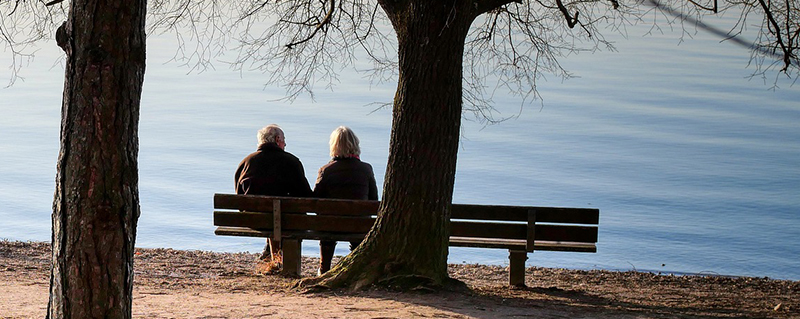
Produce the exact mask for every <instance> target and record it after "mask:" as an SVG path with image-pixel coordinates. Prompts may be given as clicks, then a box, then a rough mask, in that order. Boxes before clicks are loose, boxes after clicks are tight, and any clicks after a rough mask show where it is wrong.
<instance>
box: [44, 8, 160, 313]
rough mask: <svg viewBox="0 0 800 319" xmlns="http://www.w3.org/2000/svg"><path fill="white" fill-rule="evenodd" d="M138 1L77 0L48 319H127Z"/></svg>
mask: <svg viewBox="0 0 800 319" xmlns="http://www.w3.org/2000/svg"><path fill="white" fill-rule="evenodd" d="M145 11H146V2H145V1H144V0H120V1H98V0H73V1H72V3H71V7H70V13H69V18H68V21H67V22H65V23H64V25H62V26H61V28H59V30H58V32H57V35H56V39H57V42H58V45H59V46H60V47H61V48H63V49H64V51H65V52H66V79H65V84H64V100H63V104H62V110H61V152H60V154H59V158H58V168H57V170H58V172H57V176H56V191H55V199H54V203H53V237H52V248H53V267H52V271H51V275H50V300H49V303H48V307H47V308H48V314H47V316H48V317H49V318H130V317H131V303H132V293H133V252H134V251H133V249H134V241H135V238H136V223H137V220H138V218H139V191H138V168H137V156H138V148H139V146H138V143H139V141H138V135H137V134H138V133H137V130H138V123H139V102H140V97H141V92H142V83H143V81H144V69H145V33H144V16H145Z"/></svg>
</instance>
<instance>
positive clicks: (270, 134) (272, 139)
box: [256, 124, 284, 145]
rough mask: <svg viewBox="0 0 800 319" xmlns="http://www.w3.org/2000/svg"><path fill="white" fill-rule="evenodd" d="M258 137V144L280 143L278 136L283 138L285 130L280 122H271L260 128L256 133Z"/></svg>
mask: <svg viewBox="0 0 800 319" xmlns="http://www.w3.org/2000/svg"><path fill="white" fill-rule="evenodd" d="M256 137H257V138H258V145H261V144H264V143H278V138H279V137H280V138H283V137H284V135H283V130H282V129H281V127H280V126H278V124H270V125H267V126H264V127H263V128H261V129H260V130H258V134H257V135H256Z"/></svg>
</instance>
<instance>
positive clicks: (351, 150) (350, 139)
mask: <svg viewBox="0 0 800 319" xmlns="http://www.w3.org/2000/svg"><path fill="white" fill-rule="evenodd" d="M329 144H330V146H331V157H347V156H352V155H355V156H360V155H361V147H359V146H358V137H357V136H356V133H353V130H351V129H350V128H349V127H347V126H339V127H337V128H336V129H335V130H333V133H331V141H330V143H329Z"/></svg>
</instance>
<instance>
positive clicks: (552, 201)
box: [0, 28, 800, 280]
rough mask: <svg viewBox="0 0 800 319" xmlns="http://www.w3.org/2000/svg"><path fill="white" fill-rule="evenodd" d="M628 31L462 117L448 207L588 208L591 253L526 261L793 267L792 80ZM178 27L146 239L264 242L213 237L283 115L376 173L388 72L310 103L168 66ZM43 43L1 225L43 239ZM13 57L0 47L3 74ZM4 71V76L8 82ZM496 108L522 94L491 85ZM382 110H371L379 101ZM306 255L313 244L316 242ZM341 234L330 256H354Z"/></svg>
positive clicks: (52, 89) (153, 45)
mask: <svg viewBox="0 0 800 319" xmlns="http://www.w3.org/2000/svg"><path fill="white" fill-rule="evenodd" d="M645 31H646V28H634V29H632V30H631V31H630V37H629V39H627V40H625V39H622V38H619V41H620V42H619V43H618V48H619V51H620V52H618V53H598V54H581V55H577V56H571V57H568V58H566V59H565V60H563V61H562V62H563V64H564V65H565V67H566V68H568V69H569V70H572V71H573V72H575V73H576V74H577V75H579V76H580V78H575V79H570V80H567V81H564V82H562V81H560V79H557V78H553V77H551V78H549V79H548V81H542V82H540V88H539V90H540V92H541V93H542V95H543V97H544V101H543V105H542V104H539V102H538V101H537V102H534V103H533V105H530V106H526V107H525V108H524V109H523V111H522V112H521V114H520V115H519V117H518V118H516V119H512V120H509V121H506V122H503V123H501V124H499V125H494V126H488V127H483V126H482V125H480V124H478V123H474V122H470V121H465V122H464V129H463V138H462V140H461V148H460V152H459V158H458V170H457V176H456V186H455V194H454V202H457V203H476V204H504V205H537V206H568V207H569V206H571V207H596V208H599V209H600V235H599V243H598V252H597V253H596V254H578V253H560V252H536V253H534V254H530V255H529V257H530V259H529V260H528V265H536V266H547V267H566V268H580V269H613V270H639V271H654V272H663V273H702V274H720V275H734V276H758V277H765V276H766V277H771V278H780V279H792V280H800V267H798V266H800V263H798V260H800V245H798V238H800V165H799V164H800V127H798V125H797V123H798V122H799V121H800V103H799V102H798V101H800V85H794V86H792V85H791V84H792V83H791V81H787V80H785V79H783V78H780V76H779V78H780V79H779V80H778V82H777V83H778V85H779V86H780V88H779V89H778V90H775V91H772V90H769V88H770V87H771V84H772V82H773V79H772V78H769V79H768V80H767V83H766V84H765V83H764V81H762V80H760V79H753V80H748V79H747V78H746V77H747V76H748V75H749V74H750V73H751V72H752V70H750V69H746V68H745V67H746V64H747V61H748V57H749V52H748V51H747V50H746V49H744V48H741V47H738V46H735V45H732V44H728V43H718V39H716V38H714V37H713V36H711V35H707V34H703V33H700V34H697V35H696V36H695V37H694V39H689V40H687V41H686V42H683V43H679V41H678V39H677V37H678V34H679V33H677V32H668V33H667V34H664V35H660V34H657V35H653V36H649V37H644V38H642V37H640V36H639V35H641V34H643V33H644V32H645ZM172 40H173V39H172V38H171V37H170V36H164V37H151V38H150V39H149V42H148V67H147V72H146V81H145V85H144V92H143V96H142V110H141V122H140V158H139V165H140V184H139V190H140V195H141V209H142V216H141V218H140V220H139V228H138V237H137V241H136V244H137V246H139V247H172V248H177V249H199V250H213V251H228V252H238V251H251V252H256V251H260V249H261V248H262V246H263V240H261V239H250V238H231V237H216V236H214V235H213V230H214V227H213V226H212V218H211V217H212V214H211V212H212V195H213V194H214V193H231V192H232V191H233V173H234V170H235V168H236V165H237V164H238V163H239V161H240V160H241V159H242V158H243V157H244V156H246V155H247V154H249V153H250V152H252V151H253V150H254V149H255V146H256V138H255V132H256V130H258V129H259V128H260V127H262V126H263V125H265V124H269V123H278V124H280V125H282V126H283V128H284V130H285V132H286V136H287V141H288V146H287V150H288V151H290V152H292V153H294V154H295V155H297V156H298V157H299V158H300V159H301V160H302V161H303V163H304V165H305V169H306V177H307V178H308V179H309V181H311V182H312V183H313V181H314V179H315V177H316V176H315V175H316V171H317V169H318V168H319V167H320V166H322V165H323V164H324V163H326V162H327V161H328V156H327V154H328V149H327V140H328V135H329V134H330V132H331V130H333V128H335V127H336V126H338V125H348V126H350V127H351V128H353V129H354V130H355V132H356V133H357V134H358V135H359V137H360V138H361V141H362V149H363V156H362V158H363V160H365V161H367V162H370V163H372V164H373V166H374V168H375V171H376V175H377V176H376V178H377V179H378V183H379V185H380V184H382V183H383V172H384V171H385V169H386V160H387V156H388V142H389V130H390V126H391V113H390V111H389V110H388V109H379V110H377V111H375V107H374V106H372V105H371V104H370V103H372V102H389V101H391V99H392V97H393V95H394V87H393V84H391V83H390V84H385V85H370V84H369V82H368V81H366V80H364V79H363V78H361V77H360V75H358V74H349V73H345V74H343V76H342V82H341V83H340V84H338V85H337V86H336V87H335V89H334V90H333V91H329V90H325V89H324V88H320V89H318V90H317V92H316V94H317V95H316V102H313V101H311V100H310V99H308V98H305V97H301V98H299V99H297V100H296V101H295V102H294V103H292V104H288V103H284V102H279V101H275V100H276V99H278V98H280V97H281V96H282V94H283V91H282V90H281V89H280V88H276V87H266V88H265V87H264V86H263V85H262V83H263V81H264V78H265V76H264V75H263V74H261V73H258V72H242V73H237V72H232V71H228V70H226V69H225V66H224V65H221V64H220V65H218V70H216V71H213V70H212V71H207V72H204V73H200V74H187V72H188V70H187V69H186V68H183V67H180V66H179V65H178V64H176V63H167V61H168V60H169V58H170V57H171V56H172V53H173V49H174V43H173V41H172ZM59 55H60V52H59V51H58V49H57V48H56V47H55V44H54V43H52V42H51V43H46V44H42V47H41V50H40V51H39V52H38V53H37V55H36V57H35V59H34V60H32V61H29V62H30V63H29V64H27V65H26V66H25V67H24V68H23V69H22V73H21V76H23V77H24V81H18V82H17V83H15V84H14V85H13V86H11V87H8V88H3V89H0V110H2V115H1V116H0V216H2V223H0V238H6V239H11V240H35V241H49V240H50V227H51V225H50V214H51V211H52V208H51V206H52V198H53V191H54V186H55V183H54V179H55V173H56V171H55V167H56V159H57V156H58V150H59V145H58V134H59V133H58V132H59V125H60V124H59V123H60V101H61V93H62V92H61V91H62V88H63V67H62V66H61V64H60V62H58V57H59ZM9 59H10V53H9V52H7V51H0V66H2V69H3V70H7V69H6V66H8V65H10V60H9ZM8 78H10V75H9V72H6V71H3V72H2V73H0V80H3V81H5V80H7V79H8ZM495 101H496V103H497V106H498V107H499V108H500V110H501V111H502V112H503V115H514V114H517V113H518V110H519V107H520V103H519V101H518V100H514V99H511V98H503V97H496V98H495ZM373 111H375V112H373ZM303 253H304V254H305V255H315V254H317V253H318V252H317V248H316V242H306V243H305V245H304V251H303ZM346 253H347V251H346V245H339V247H338V250H337V254H346ZM450 262H452V263H483V264H499V265H503V264H507V254H506V252H504V251H500V250H485V249H468V248H463V249H456V248H453V249H451V251H450Z"/></svg>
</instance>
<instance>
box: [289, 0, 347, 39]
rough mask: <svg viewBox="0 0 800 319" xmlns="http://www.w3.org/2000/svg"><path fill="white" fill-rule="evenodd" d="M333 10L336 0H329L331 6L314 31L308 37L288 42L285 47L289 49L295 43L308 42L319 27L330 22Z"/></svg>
mask: <svg viewBox="0 0 800 319" xmlns="http://www.w3.org/2000/svg"><path fill="white" fill-rule="evenodd" d="M334 10H336V0H331V8H330V9H329V10H328V13H327V14H326V15H325V18H323V19H322V21H320V22H319V23H318V24H317V26H316V27H315V28H314V31H312V32H311V34H310V35H309V36H308V37H306V38H305V39H302V40H300V41H295V42H292V43H289V44H287V45H286V47H287V48H289V49H291V48H293V47H294V46H296V45H299V44H303V43H305V42H308V41H309V40H311V39H313V38H314V36H315V35H317V32H319V30H320V29H322V28H323V27H325V26H326V25H328V24H329V23H330V22H331V18H332V17H333V11H334Z"/></svg>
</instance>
